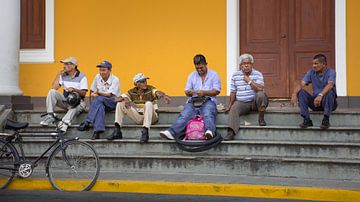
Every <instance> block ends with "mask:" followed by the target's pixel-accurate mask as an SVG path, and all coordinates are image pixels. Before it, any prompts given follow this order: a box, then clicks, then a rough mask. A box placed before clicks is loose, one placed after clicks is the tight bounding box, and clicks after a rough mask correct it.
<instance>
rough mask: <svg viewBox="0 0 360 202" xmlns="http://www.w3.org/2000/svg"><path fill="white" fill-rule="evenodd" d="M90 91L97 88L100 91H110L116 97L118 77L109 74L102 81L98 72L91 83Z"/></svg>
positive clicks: (118, 84)
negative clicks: (105, 79) (106, 78)
mask: <svg viewBox="0 0 360 202" xmlns="http://www.w3.org/2000/svg"><path fill="white" fill-rule="evenodd" d="M90 89H91V91H96V89H98V90H99V91H100V92H104V93H111V94H113V95H114V96H116V97H119V96H120V81H119V79H118V78H117V77H116V76H115V75H113V74H110V76H109V78H108V80H107V81H104V80H103V79H102V77H101V76H100V74H97V75H96V76H95V78H94V80H93V82H92V84H91V88H90Z"/></svg>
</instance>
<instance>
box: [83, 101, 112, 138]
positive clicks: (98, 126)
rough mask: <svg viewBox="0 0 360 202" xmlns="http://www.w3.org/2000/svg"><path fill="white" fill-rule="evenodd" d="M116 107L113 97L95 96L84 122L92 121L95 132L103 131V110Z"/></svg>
mask: <svg viewBox="0 0 360 202" xmlns="http://www.w3.org/2000/svg"><path fill="white" fill-rule="evenodd" d="M115 108H116V102H115V97H104V96H96V97H95V98H94V100H92V102H91V105H90V109H89V113H88V115H87V117H86V122H88V123H92V124H93V126H94V131H95V132H103V131H105V111H112V110H114V109H115Z"/></svg>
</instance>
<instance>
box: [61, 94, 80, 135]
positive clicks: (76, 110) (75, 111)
mask: <svg viewBox="0 0 360 202" xmlns="http://www.w3.org/2000/svg"><path fill="white" fill-rule="evenodd" d="M85 106H86V104H85V101H83V100H81V102H80V104H79V105H78V106H76V107H75V108H69V110H68V111H67V112H66V114H65V116H64V117H63V118H62V121H63V125H62V126H61V127H60V130H61V131H63V132H65V131H66V130H67V127H68V126H69V125H70V124H71V121H72V120H73V118H74V117H75V116H77V115H79V114H80V113H81V112H83V111H84V109H85Z"/></svg>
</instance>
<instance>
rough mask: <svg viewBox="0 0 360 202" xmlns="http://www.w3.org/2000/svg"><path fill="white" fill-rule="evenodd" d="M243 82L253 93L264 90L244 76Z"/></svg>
mask: <svg viewBox="0 0 360 202" xmlns="http://www.w3.org/2000/svg"><path fill="white" fill-rule="evenodd" d="M244 81H245V82H246V83H248V84H249V85H250V87H251V88H252V89H254V90H255V92H258V91H262V90H264V86H263V85H261V84H258V83H255V82H254V81H253V80H251V79H250V77H249V76H248V75H244Z"/></svg>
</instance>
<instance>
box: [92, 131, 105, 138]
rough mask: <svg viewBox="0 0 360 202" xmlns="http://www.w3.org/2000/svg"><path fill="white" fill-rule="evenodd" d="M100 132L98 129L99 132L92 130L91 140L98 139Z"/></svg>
mask: <svg viewBox="0 0 360 202" xmlns="http://www.w3.org/2000/svg"><path fill="white" fill-rule="evenodd" d="M100 133H102V132H100V131H99V132H94V134H93V135H92V137H91V139H92V140H96V139H100Z"/></svg>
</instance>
